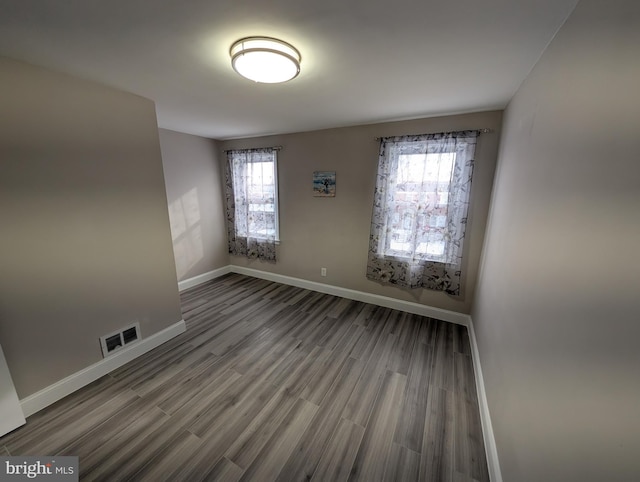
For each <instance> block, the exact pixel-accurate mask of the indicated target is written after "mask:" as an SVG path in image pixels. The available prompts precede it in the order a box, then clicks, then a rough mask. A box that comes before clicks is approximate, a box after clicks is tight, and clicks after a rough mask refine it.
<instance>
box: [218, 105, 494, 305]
mask: <svg viewBox="0 0 640 482" xmlns="http://www.w3.org/2000/svg"><path fill="white" fill-rule="evenodd" d="M501 120H502V112H501V111H493V112H481V113H476V114H465V115H456V116H447V117H434V118H428V119H418V120H411V121H402V122H390V123H384V124H374V125H363V126H356V127H344V128H338V129H328V130H321V131H313V132H302V133H297V134H287V135H278V136H267V137H261V138H250V139H236V140H230V141H223V142H221V149H232V148H253V147H268V146H274V145H282V146H283V149H282V150H281V151H279V152H278V178H279V182H280V185H279V192H280V238H281V241H282V242H281V244H280V246H278V248H277V256H278V261H277V263H275V264H272V263H268V262H262V261H255V260H247V259H245V258H240V257H235V256H231V263H232V264H235V265H239V266H245V267H249V268H254V269H259V270H263V271H268V272H273V273H277V274H281V275H285V276H292V277H296V278H302V279H305V280H311V281H316V282H320V283H326V284H330V285H334V286H340V287H343V288H349V289H354V290H359V291H364V292H367V293H374V294H379V295H383V296H389V297H393V298H397V299H402V300H407V301H414V302H418V303H423V304H427V305H430V306H435V307H439V308H444V309H449V310H453V311H457V312H462V313H468V312H469V311H470V306H471V299H472V297H473V293H474V289H475V278H476V274H477V266H478V261H479V257H480V251H481V248H482V240H483V236H484V228H485V222H486V215H487V211H488V206H489V199H490V193H491V185H492V182H493V174H494V170H495V160H496V156H497V147H498V139H499V136H500V125H501ZM481 128H490V129H492V130H493V132H491V133H489V134H483V135H482V136H481V138H480V139H479V141H478V147H477V150H476V170H475V173H474V178H473V190H472V198H471V208H470V215H469V230H468V231H469V232H468V238H467V240H466V241H465V250H466V256H465V259H466V285H465V293H464V295H463V296H462V297H461V298H459V299H456V298H452V297H450V296H447V295H445V294H443V293H441V292H434V291H429V290H424V289H417V290H408V289H402V288H398V287H395V286H390V285H382V284H378V283H376V282H373V281H369V280H367V279H366V278H365V273H366V263H367V252H368V246H369V229H370V222H371V209H372V203H373V191H374V186H375V177H376V170H377V164H378V148H379V142H377V141H376V140H375V139H374V138H375V137H379V136H392V135H404V134H423V133H431V132H443V131H454V130H465V129H481ZM313 171H336V186H337V187H336V197H334V198H319V197H313V191H312V175H313ZM321 267H325V268H327V276H326V277H321V276H320V268H321Z"/></svg>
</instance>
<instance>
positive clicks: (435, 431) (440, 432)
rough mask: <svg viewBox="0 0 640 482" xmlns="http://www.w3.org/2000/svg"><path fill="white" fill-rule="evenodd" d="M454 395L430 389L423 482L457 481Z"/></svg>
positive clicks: (421, 462) (422, 456) (421, 460)
mask: <svg viewBox="0 0 640 482" xmlns="http://www.w3.org/2000/svg"><path fill="white" fill-rule="evenodd" d="M454 409H455V407H454V394H453V393H452V392H449V391H447V390H443V389H442V388H439V387H436V386H433V385H432V386H431V387H429V399H428V402H427V419H426V425H425V433H424V442H423V445H422V452H421V454H420V480H424V481H433V482H450V481H451V480H452V478H453V462H454V460H453V448H454V425H453V419H454Z"/></svg>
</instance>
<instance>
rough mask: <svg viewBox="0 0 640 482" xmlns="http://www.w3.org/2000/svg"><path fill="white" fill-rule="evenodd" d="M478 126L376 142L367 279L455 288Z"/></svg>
mask: <svg viewBox="0 0 640 482" xmlns="http://www.w3.org/2000/svg"><path fill="white" fill-rule="evenodd" d="M478 135H479V131H464V132H449V133H443V134H425V135H419V136H401V137H387V138H383V139H382V140H381V142H380V154H379V158H378V175H377V179H376V190H375V195H374V203H373V213H372V218H371V235H370V238H369V256H368V263H367V277H368V278H369V279H372V280H376V281H381V282H384V283H392V284H397V285H400V286H404V287H409V288H418V287H424V288H428V289H433V290H439V291H445V292H446V293H449V294H452V295H459V294H460V278H461V274H462V272H461V271H462V252H463V241H464V236H465V230H466V224H467V210H468V206H469V195H470V191H471V177H472V174H473V162H474V160H473V158H474V152H475V146H476V139H477V137H478Z"/></svg>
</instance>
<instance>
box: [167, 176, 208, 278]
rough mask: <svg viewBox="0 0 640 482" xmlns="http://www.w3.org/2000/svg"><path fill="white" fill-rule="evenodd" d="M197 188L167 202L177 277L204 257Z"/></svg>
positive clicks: (180, 276)
mask: <svg viewBox="0 0 640 482" xmlns="http://www.w3.org/2000/svg"><path fill="white" fill-rule="evenodd" d="M200 220H201V218H200V203H199V202H198V189H197V188H195V187H194V188H193V189H191V190H190V191H188V192H187V193H186V194H184V195H182V196H181V197H179V198H178V199H176V200H175V201H173V202H172V203H170V204H169V221H170V224H171V237H172V238H173V252H174V256H175V259H176V271H177V275H178V279H181V278H182V277H183V276H184V275H186V274H187V273H188V272H189V270H190V269H191V268H193V267H194V266H195V265H196V264H197V263H198V262H199V261H200V260H202V259H203V258H204V243H203V241H202V227H201V226H200Z"/></svg>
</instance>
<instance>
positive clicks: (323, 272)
mask: <svg viewBox="0 0 640 482" xmlns="http://www.w3.org/2000/svg"><path fill="white" fill-rule="evenodd" d="M320 276H327V268H320Z"/></svg>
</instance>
